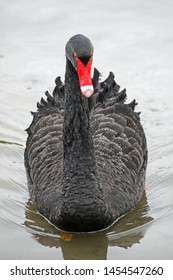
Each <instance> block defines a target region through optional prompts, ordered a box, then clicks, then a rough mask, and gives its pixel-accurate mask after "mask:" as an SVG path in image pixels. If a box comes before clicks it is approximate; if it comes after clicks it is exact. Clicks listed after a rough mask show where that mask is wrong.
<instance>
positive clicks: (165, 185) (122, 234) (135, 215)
mask: <svg viewBox="0 0 173 280" xmlns="http://www.w3.org/2000/svg"><path fill="white" fill-rule="evenodd" d="M172 15H173V1H171V0H152V1H150V0H145V1H143V0H130V1H127V0H121V1H119V0H102V1H97V0H87V1H81V0H76V1H75V0H74V1H70V0H58V1H57V0H49V1H46V0H34V1H25V0H24V1H23V0H0V38H1V44H0V248H1V249H0V259H173V92H172V88H173V78H172V74H173V32H172V27H173V16H172ZM76 33H82V34H84V35H86V36H88V37H89V38H90V39H91V41H92V42H93V45H94V46H95V57H94V62H93V64H94V66H95V67H96V68H98V69H99V71H100V72H101V73H102V74H103V78H106V75H108V73H109V71H113V72H114V74H115V77H116V81H117V83H118V84H120V85H121V87H122V88H124V87H126V88H127V93H128V101H129V102H130V101H131V100H132V99H134V98H136V100H137V101H138V104H139V105H138V108H137V109H138V111H142V114H141V120H142V123H143V125H144V128H145V132H146V136H147V141H148V148H149V163H148V170H147V183H146V184H147V186H146V193H145V194H144V195H143V197H142V200H141V201H140V203H139V204H138V206H137V207H136V208H135V209H134V210H133V211H131V212H130V213H129V214H127V215H125V216H124V217H123V218H121V219H120V220H119V221H118V222H117V223H115V225H114V226H112V227H111V228H109V229H108V230H106V231H103V232H100V233H93V234H76V235H73V236H72V239H71V241H64V240H63V239H62V238H61V233H60V232H59V231H58V230H57V229H56V228H55V227H54V226H53V225H51V224H50V223H49V222H47V221H46V220H45V219H44V218H43V217H42V216H41V215H40V214H39V213H38V212H37V211H36V210H35V208H34V206H33V205H32V204H31V202H30V200H29V195H28V189H27V183H26V176H25V170H24V164H23V153H24V147H25V141H26V137H27V135H26V132H25V131H24V130H25V129H26V128H27V127H28V126H29V124H30V122H31V120H32V117H31V115H30V111H35V110H36V102H37V101H39V100H40V98H41V97H42V96H43V95H44V91H46V90H49V91H50V92H51V91H52V90H53V88H54V80H55V78H56V77H57V76H59V75H61V77H62V80H63V78H64V71H65V55H64V46H65V44H66V42H67V40H68V39H69V38H70V37H71V36H73V35H74V34H76Z"/></svg>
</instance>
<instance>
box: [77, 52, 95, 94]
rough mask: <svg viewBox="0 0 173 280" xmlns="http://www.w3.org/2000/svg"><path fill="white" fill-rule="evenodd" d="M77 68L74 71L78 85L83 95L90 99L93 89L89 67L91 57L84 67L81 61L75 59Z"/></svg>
mask: <svg viewBox="0 0 173 280" xmlns="http://www.w3.org/2000/svg"><path fill="white" fill-rule="evenodd" d="M76 62H77V67H76V71H77V74H78V78H79V85H80V89H81V92H82V94H83V95H85V96H86V97H90V96H91V95H92V94H93V93H94V87H93V84H92V80H91V65H92V57H91V58H90V59H89V61H88V63H87V65H86V66H85V65H84V64H83V63H82V61H81V60H80V59H79V58H78V57H76Z"/></svg>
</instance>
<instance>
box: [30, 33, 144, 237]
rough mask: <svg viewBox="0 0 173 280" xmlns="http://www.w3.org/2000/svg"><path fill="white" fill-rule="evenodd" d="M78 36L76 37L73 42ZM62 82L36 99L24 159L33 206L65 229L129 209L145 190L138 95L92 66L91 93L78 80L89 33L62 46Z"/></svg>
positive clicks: (101, 223)
mask: <svg viewBox="0 0 173 280" xmlns="http://www.w3.org/2000/svg"><path fill="white" fill-rule="evenodd" d="M76 42H77V43H76ZM66 52H67V53H66V58H67V62H66V74H65V83H64V84H63V83H62V81H61V79H60V77H58V78H57V79H56V81H55V82H56V87H55V89H54V91H53V94H52V95H51V94H49V93H48V92H46V93H45V94H46V97H47V100H45V99H43V98H42V99H41V101H40V102H39V103H37V108H38V110H37V112H35V113H32V114H33V121H32V123H31V125H30V127H29V128H28V129H27V132H28V139H27V142H26V149H25V167H26V173H27V179H28V187H29V193H30V196H31V199H32V201H33V203H34V204H35V205H36V206H37V209H38V211H39V212H40V213H41V214H42V215H44V216H45V217H46V218H47V219H49V220H50V221H51V222H52V223H53V224H55V225H56V226H57V227H58V228H60V229H62V230H66V231H78V232H82V231H85V232H86V231H96V230H100V229H104V228H106V227H108V226H110V225H111V224H112V223H113V222H114V221H115V220H116V219H117V218H119V217H120V216H121V215H123V214H125V213H127V212H129V211H130V210H131V209H132V208H134V207H135V205H136V204H137V203H138V201H139V200H140V198H141V196H142V193H143V191H144V185H145V174H146V166H147V145H146V138H145V134H144V131H143V128H142V125H141V123H140V118H139V113H136V112H135V111H134V110H135V106H136V105H137V103H136V101H135V100H134V101H132V102H131V103H130V104H125V99H126V90H123V91H119V89H120V87H119V86H118V85H117V84H116V82H115V80H114V75H113V73H112V72H110V74H109V76H108V78H107V79H106V80H105V81H104V82H100V81H99V76H100V74H99V72H98V70H96V69H94V76H93V79H92V83H93V86H94V94H93V95H91V96H90V97H89V98H87V97H85V96H84V95H83V94H82V93H81V91H80V86H79V80H78V76H77V73H76V69H75V67H76V65H75V60H74V53H75V54H77V55H78V53H79V54H80V59H81V61H82V59H84V63H85V64H87V61H88V60H89V58H90V57H91V56H92V54H93V47H92V44H91V42H90V41H89V39H88V38H86V37H85V36H83V35H75V36H74V37H72V38H71V39H70V40H69V42H68V43H67V46H66Z"/></svg>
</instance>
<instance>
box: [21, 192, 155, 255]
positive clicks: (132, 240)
mask: <svg viewBox="0 0 173 280" xmlns="http://www.w3.org/2000/svg"><path fill="white" fill-rule="evenodd" d="M152 220H153V219H152V217H149V216H148V204H147V198H146V194H145V193H144V195H143V197H142V199H141V201H140V202H139V204H138V205H137V206H136V208H135V209H134V210H132V211H131V212H130V213H128V214H127V215H125V216H124V217H122V218H121V219H119V220H118V221H117V222H116V223H115V224H114V225H113V226H111V227H110V228H109V229H106V230H104V231H101V232H96V233H80V234H72V236H70V237H69V239H68V241H66V240H64V238H63V239H62V238H61V236H62V232H61V231H60V230H58V229H57V228H56V227H55V226H53V225H52V224H50V223H49V222H48V221H47V220H46V219H45V218H44V217H43V216H41V215H40V214H39V213H38V212H37V211H36V209H35V207H34V205H33V204H32V203H31V202H30V200H29V201H28V202H27V205H26V220H25V222H24V224H25V227H26V228H27V230H28V231H29V232H30V233H31V234H32V235H33V236H34V238H35V239H36V240H37V241H38V242H39V243H40V244H42V245H44V246H48V247H50V248H51V247H56V248H61V251H62V255H63V258H64V259H65V260H86V259H87V260H89V259H91V260H106V259H107V251H108V246H115V247H122V248H124V249H127V248H129V247H132V246H133V245H134V244H136V243H140V240H141V239H142V238H143V237H144V235H145V233H146V231H147V229H148V228H149V227H150V224H151V222H152Z"/></svg>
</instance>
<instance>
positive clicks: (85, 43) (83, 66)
mask: <svg viewBox="0 0 173 280" xmlns="http://www.w3.org/2000/svg"><path fill="white" fill-rule="evenodd" d="M93 51H94V48H93V45H92V43H91V41H90V40H89V39H88V38H87V37H85V36H84V35H81V34H77V35H75V36H73V37H72V38H70V40H69V41H68V42H67V44H66V57H67V59H68V60H69V61H70V62H71V64H72V65H73V67H74V68H75V70H76V72H77V75H78V79H79V86H80V90H81V93H82V94H83V95H84V96H85V97H90V96H91V95H92V94H93V93H94V87H93V84H92V79H91V66H92V58H93Z"/></svg>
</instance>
